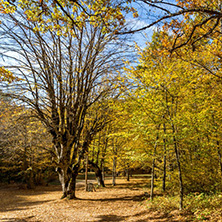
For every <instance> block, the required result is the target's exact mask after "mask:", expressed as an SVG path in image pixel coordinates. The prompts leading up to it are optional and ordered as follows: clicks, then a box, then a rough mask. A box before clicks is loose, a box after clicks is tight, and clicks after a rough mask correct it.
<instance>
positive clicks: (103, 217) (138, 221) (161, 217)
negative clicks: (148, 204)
mask: <svg viewBox="0 0 222 222" xmlns="http://www.w3.org/2000/svg"><path fill="white" fill-rule="evenodd" d="M147 213H148V212H147V211H142V212H141V213H138V214H134V215H130V216H119V215H114V214H109V215H99V216H97V217H96V221H98V222H102V221H126V220H127V219H129V218H131V220H132V219H133V218H134V217H135V220H134V222H145V221H165V222H166V221H167V222H176V221H177V222H178V220H173V219H172V216H171V215H168V214H162V215H154V216H147V217H146V218H145V219H136V217H138V216H143V215H147Z"/></svg>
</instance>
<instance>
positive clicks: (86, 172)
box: [85, 155, 89, 191]
mask: <svg viewBox="0 0 222 222" xmlns="http://www.w3.org/2000/svg"><path fill="white" fill-rule="evenodd" d="M88 162H89V159H88V155H86V163H85V164H86V166H85V191H87V190H88Z"/></svg>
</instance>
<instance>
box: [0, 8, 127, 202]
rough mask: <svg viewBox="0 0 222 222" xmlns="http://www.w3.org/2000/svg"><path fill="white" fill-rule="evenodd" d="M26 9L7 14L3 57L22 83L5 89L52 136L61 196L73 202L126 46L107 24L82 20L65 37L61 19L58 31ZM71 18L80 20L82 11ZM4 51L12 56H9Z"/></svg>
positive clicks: (2, 31)
mask: <svg viewBox="0 0 222 222" xmlns="http://www.w3.org/2000/svg"><path fill="white" fill-rule="evenodd" d="M68 6H69V5H66V6H65V7H66V8H67V10H69V8H68ZM28 7H29V4H23V5H22V6H21V5H19V4H18V5H17V11H16V12H15V13H14V14H8V15H4V20H3V21H2V23H1V36H2V41H3V42H4V43H3V44H2V47H1V54H2V56H3V57H7V61H8V63H9V64H8V65H7V68H8V69H10V71H12V72H13V73H15V74H16V76H18V77H20V78H22V79H23V81H22V82H20V83H17V84H13V87H14V88H13V87H7V88H8V89H9V90H12V91H11V92H10V95H11V96H12V97H13V98H15V99H17V100H19V101H21V102H23V103H24V104H26V105H27V106H28V107H29V108H30V109H32V110H33V113H34V115H35V116H36V117H37V118H38V119H39V120H40V121H41V122H42V123H43V124H44V126H45V127H46V129H47V131H48V132H49V133H50V134H51V136H52V142H53V150H52V153H53V158H54V160H55V164H56V166H57V167H56V169H57V172H58V174H59V179H60V182H61V184H62V189H63V197H68V198H75V183H76V177H77V175H78V171H79V169H80V164H81V161H82V160H83V158H84V153H85V152H87V150H88V147H89V145H90V143H91V141H92V139H93V137H94V136H95V135H96V134H97V133H98V132H99V131H100V130H101V129H102V128H103V127H104V126H105V124H106V122H107V117H108V115H107V112H108V102H107V101H108V100H107V99H111V98H112V97H113V96H116V95H117V94H116V93H115V94H116V95H115V94H114V90H116V89H117V88H116V84H115V83H116V82H117V81H118V78H117V77H118V73H117V72H116V70H117V69H119V68H120V67H121V65H122V61H121V58H122V55H123V53H125V52H124V50H123V48H124V47H123V46H124V44H123V42H122V41H121V39H119V38H117V37H116V35H115V32H114V31H111V30H110V31H109V32H107V31H105V30H104V29H106V28H107V24H105V23H103V22H98V23H96V25H95V24H94V23H92V24H91V23H84V21H83V22H82V23H81V24H82V25H81V26H80V27H79V26H78V27H72V28H71V29H68V31H67V32H65V33H62V31H61V30H62V29H63V28H64V26H60V25H59V24H60V21H59V20H57V24H58V27H57V26H56V27H55V26H53V22H52V23H51V25H52V26H51V27H50V28H49V26H48V28H45V27H43V25H42V23H41V22H40V23H39V21H38V20H37V21H36V19H35V17H32V18H31V17H29V15H27V13H29V11H28ZM53 10H57V7H55V8H53ZM27 16H28V18H30V19H28V20H27V19H26V18H27ZM45 16H46V17H44V19H43V20H44V21H46V18H47V14H46V15H45ZM72 17H74V18H75V19H78V17H79V11H78V10H76V11H74V12H73V13H72ZM110 19H111V20H112V18H110ZM111 24H112V23H111ZM41 27H42V28H41ZM121 27H123V25H122V26H119V27H118V28H121ZM12 28H13V29H12ZM9 40H10V41H11V42H10V44H9ZM11 44H13V45H11ZM116 47H118V49H117V48H116ZM5 49H7V50H8V51H11V52H13V53H11V54H6V53H4V50H5ZM10 63H13V64H10ZM8 92H9V91H8Z"/></svg>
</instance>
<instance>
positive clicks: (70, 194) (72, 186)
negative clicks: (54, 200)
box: [67, 172, 78, 199]
mask: <svg viewBox="0 0 222 222" xmlns="http://www.w3.org/2000/svg"><path fill="white" fill-rule="evenodd" d="M77 176H78V173H76V172H74V173H72V177H71V179H70V181H69V185H68V189H67V198H68V199H75V198H76V193H75V192H76V177H77Z"/></svg>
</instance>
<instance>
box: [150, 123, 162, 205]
mask: <svg viewBox="0 0 222 222" xmlns="http://www.w3.org/2000/svg"><path fill="white" fill-rule="evenodd" d="M159 127H160V126H158V131H159ZM158 139H159V132H157V135H156V141H155V144H154V148H153V163H152V171H151V188H150V200H151V201H152V200H153V193H154V177H155V161H156V148H157V143H158Z"/></svg>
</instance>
